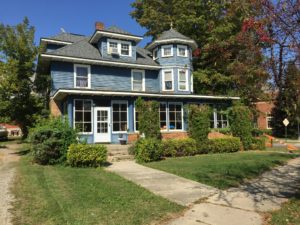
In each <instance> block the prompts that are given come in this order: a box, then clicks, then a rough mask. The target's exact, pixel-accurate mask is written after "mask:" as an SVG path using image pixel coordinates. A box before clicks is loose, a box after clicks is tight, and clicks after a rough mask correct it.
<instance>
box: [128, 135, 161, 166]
mask: <svg viewBox="0 0 300 225" xmlns="http://www.w3.org/2000/svg"><path fill="white" fill-rule="evenodd" d="M134 152H135V158H136V160H137V161H138V162H152V161H157V160H159V159H160V158H161V156H162V144H161V141H159V140H157V139H155V138H142V139H139V140H138V141H137V142H136V143H135V149H134Z"/></svg>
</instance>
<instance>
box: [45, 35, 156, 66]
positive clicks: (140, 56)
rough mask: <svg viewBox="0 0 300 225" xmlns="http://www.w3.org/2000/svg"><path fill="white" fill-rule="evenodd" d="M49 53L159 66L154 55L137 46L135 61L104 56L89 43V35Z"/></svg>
mask: <svg viewBox="0 0 300 225" xmlns="http://www.w3.org/2000/svg"><path fill="white" fill-rule="evenodd" d="M47 54H49V55H58V56H69V57H76V58H84V59H94V60H102V61H113V62H127V63H134V64H143V65H152V66H158V64H157V63H156V62H155V61H154V60H153V59H152V57H150V56H149V54H150V52H148V51H147V50H145V49H142V48H139V47H137V60H136V61H135V62H132V61H131V60H125V59H120V58H107V57H105V58H103V57H102V56H101V53H100V51H99V49H98V48H97V47H96V46H94V45H92V44H90V43H89V38H88V37H85V38H84V39H83V40H81V41H79V42H76V43H74V44H71V45H67V46H65V47H62V48H59V49H57V50H55V51H52V52H48V53H47Z"/></svg>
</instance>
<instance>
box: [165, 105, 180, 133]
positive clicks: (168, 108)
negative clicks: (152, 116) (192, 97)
mask: <svg viewBox="0 0 300 225" xmlns="http://www.w3.org/2000/svg"><path fill="white" fill-rule="evenodd" d="M170 104H175V105H181V122H182V124H181V125H182V126H181V129H173V130H171V129H170ZM167 114H168V120H167V128H168V129H167V130H168V132H176V131H184V121H183V103H182V102H168V106H167Z"/></svg>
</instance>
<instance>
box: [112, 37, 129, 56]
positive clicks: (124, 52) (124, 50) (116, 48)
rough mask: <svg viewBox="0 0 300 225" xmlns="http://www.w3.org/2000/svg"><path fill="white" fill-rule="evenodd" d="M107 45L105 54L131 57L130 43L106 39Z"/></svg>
mask: <svg viewBox="0 0 300 225" xmlns="http://www.w3.org/2000/svg"><path fill="white" fill-rule="evenodd" d="M107 45H108V49H107V53H108V54H110V55H112V54H118V55H121V56H131V50H132V47H131V42H128V41H120V40H113V39H108V44H107Z"/></svg>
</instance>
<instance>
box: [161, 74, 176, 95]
mask: <svg viewBox="0 0 300 225" xmlns="http://www.w3.org/2000/svg"><path fill="white" fill-rule="evenodd" d="M169 71H171V74H172V89H171V90H166V89H165V72H169ZM162 90H163V91H174V71H173V70H172V69H167V70H162Z"/></svg>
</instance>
